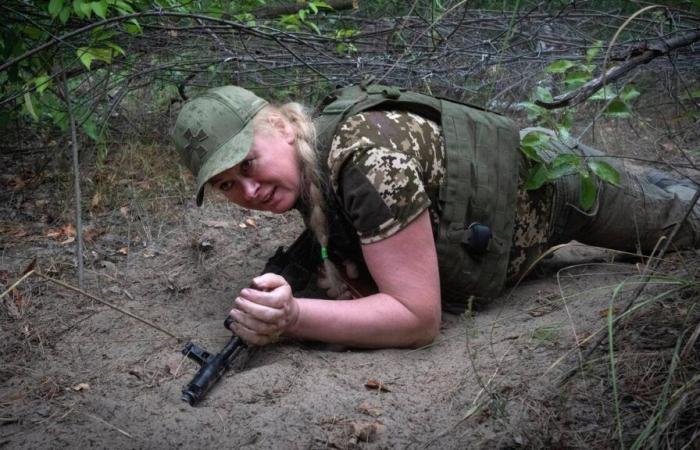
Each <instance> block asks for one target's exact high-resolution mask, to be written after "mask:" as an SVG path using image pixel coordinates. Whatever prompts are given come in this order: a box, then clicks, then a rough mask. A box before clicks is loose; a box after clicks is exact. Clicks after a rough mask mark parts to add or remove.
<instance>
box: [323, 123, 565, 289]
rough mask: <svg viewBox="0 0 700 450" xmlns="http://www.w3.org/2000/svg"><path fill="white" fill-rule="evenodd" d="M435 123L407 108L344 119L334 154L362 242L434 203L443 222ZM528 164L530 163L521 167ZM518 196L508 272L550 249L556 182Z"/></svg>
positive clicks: (344, 201) (340, 187)
mask: <svg viewBox="0 0 700 450" xmlns="http://www.w3.org/2000/svg"><path fill="white" fill-rule="evenodd" d="M441 131H442V130H441V128H440V126H439V125H438V124H436V123H435V122H433V121H431V120H428V119H425V118H423V117H421V116H418V115H416V114H413V113H408V112H402V111H366V112H363V113H360V114H356V115H354V116H352V117H349V118H348V119H346V120H345V121H344V122H343V123H341V124H340V126H339V127H338V130H337V132H336V135H335V136H334V138H333V142H332V143H331V150H330V153H329V156H328V167H329V169H330V181H331V186H332V188H333V190H334V191H335V192H336V193H337V194H338V198H339V200H340V203H341V206H342V207H343V209H344V210H345V213H346V215H347V216H348V218H349V220H350V222H351V223H352V225H353V227H354V228H355V230H356V231H357V234H358V236H359V239H360V242H361V243H362V244H370V243H373V242H377V241H381V240H382V239H386V238H388V237H390V236H392V235H394V234H395V233H397V232H398V231H400V230H402V229H403V228H405V227H406V226H407V225H408V224H409V223H410V222H411V221H412V220H413V219H415V218H416V217H418V216H419V215H420V214H421V213H422V212H423V211H424V210H425V209H426V208H427V209H429V211H430V217H431V220H432V223H433V231H434V232H435V231H436V230H437V229H438V228H437V226H438V223H439V222H438V221H439V211H438V205H439V203H438V193H439V191H440V185H441V183H442V182H443V181H444V179H445V145H444V141H443V138H442V132H441ZM521 169H522V168H521ZM523 173H525V172H524V171H523V170H521V180H520V183H519V186H520V188H519V190H518V196H517V203H516V219H515V229H514V233H513V245H512V247H511V253H510V262H509V266H508V275H507V276H508V279H510V280H517V277H518V276H519V275H520V274H521V273H523V271H524V270H526V269H527V268H528V267H529V264H530V263H531V262H532V261H534V259H536V258H537V257H538V256H539V255H540V254H542V252H544V251H545V250H546V249H547V248H548V243H549V237H550V233H551V227H550V223H551V217H550V213H551V201H552V192H551V190H550V189H549V188H545V189H540V190H538V191H534V192H528V191H525V190H524V189H522V184H523V183H522V174H523Z"/></svg>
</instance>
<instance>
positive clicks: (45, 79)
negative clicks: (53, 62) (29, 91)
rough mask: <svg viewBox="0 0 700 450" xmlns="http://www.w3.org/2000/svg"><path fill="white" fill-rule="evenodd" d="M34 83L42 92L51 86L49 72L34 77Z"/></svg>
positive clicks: (39, 91)
mask: <svg viewBox="0 0 700 450" xmlns="http://www.w3.org/2000/svg"><path fill="white" fill-rule="evenodd" d="M32 83H33V84H34V86H35V87H36V91H37V92H38V93H39V94H41V93H42V92H44V91H45V90H46V88H48V87H49V86H51V77H49V76H48V75H47V74H45V73H44V74H43V75H39V76H38V77H36V78H34V79H33V80H32Z"/></svg>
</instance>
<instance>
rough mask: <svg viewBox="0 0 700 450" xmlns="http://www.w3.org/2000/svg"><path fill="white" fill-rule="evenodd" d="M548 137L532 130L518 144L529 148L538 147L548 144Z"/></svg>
mask: <svg viewBox="0 0 700 450" xmlns="http://www.w3.org/2000/svg"><path fill="white" fill-rule="evenodd" d="M549 139H550V136H549V135H548V134H546V133H543V132H541V131H537V130H532V131H529V132H528V133H527V134H526V135H525V136H523V138H522V139H521V140H520V143H521V144H523V145H530V146H538V145H543V144H546V143H547V142H549Z"/></svg>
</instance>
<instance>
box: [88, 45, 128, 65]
mask: <svg viewBox="0 0 700 450" xmlns="http://www.w3.org/2000/svg"><path fill="white" fill-rule="evenodd" d="M122 51H123V50H122ZM113 53H114V50H113V49H111V48H96V47H80V48H79V49H78V50H76V54H77V55H78V58H80V62H81V63H83V65H84V66H85V67H87V68H88V70H89V69H90V66H91V65H92V62H93V61H94V60H96V59H97V60H100V61H103V62H105V63H107V64H111V63H112V55H113Z"/></svg>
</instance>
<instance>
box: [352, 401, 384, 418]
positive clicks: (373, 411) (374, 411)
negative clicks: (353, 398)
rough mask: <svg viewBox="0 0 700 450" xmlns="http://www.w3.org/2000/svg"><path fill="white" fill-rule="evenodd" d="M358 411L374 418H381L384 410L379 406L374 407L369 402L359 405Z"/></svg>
mask: <svg viewBox="0 0 700 450" xmlns="http://www.w3.org/2000/svg"><path fill="white" fill-rule="evenodd" d="M357 411H358V412H361V413H362V414H367V415H368V416H372V417H379V416H381V415H382V410H381V408H379V407H378V406H375V405H373V404H372V403H371V402H369V401H364V402H362V403H360V404H359V405H357Z"/></svg>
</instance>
